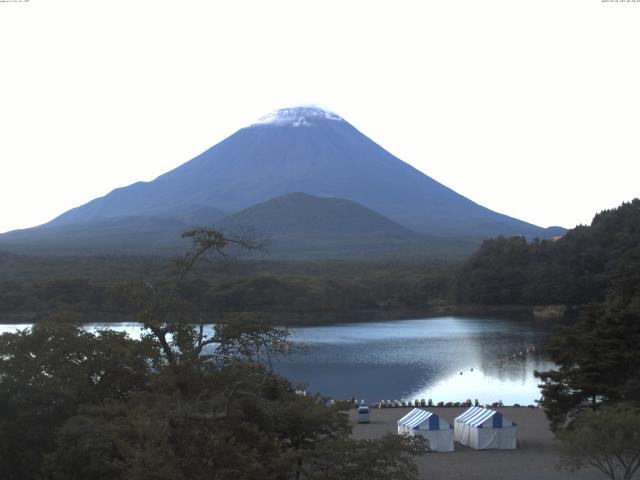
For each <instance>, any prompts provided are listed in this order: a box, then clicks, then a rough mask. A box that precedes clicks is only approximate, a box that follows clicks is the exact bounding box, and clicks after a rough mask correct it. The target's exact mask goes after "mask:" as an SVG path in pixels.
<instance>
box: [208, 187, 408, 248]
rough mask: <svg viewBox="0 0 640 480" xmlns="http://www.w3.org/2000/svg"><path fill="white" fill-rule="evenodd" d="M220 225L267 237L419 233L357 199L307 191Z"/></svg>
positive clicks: (261, 205) (243, 212) (234, 216)
mask: <svg viewBox="0 0 640 480" xmlns="http://www.w3.org/2000/svg"><path fill="white" fill-rule="evenodd" d="M218 225H219V226H220V227H222V228H223V229H225V230H229V229H236V228H239V227H246V226H250V227H252V228H253V229H255V230H256V232H257V233H258V234H260V235H266V236H273V235H277V236H297V235H328V236H334V235H341V236H347V235H372V234H373V235H388V236H395V237H416V236H417V235H416V234H415V232H411V231H410V230H409V229H407V228H405V227H403V226H401V225H399V224H397V223H396V222H393V221H391V220H389V219H388V218H386V217H384V216H382V215H380V214H379V213H376V212H374V211H373V210H370V209H368V208H366V207H363V206H362V205H359V204H357V203H356V202H352V201H350V200H344V199H341V198H327V197H324V198H323V197H316V196H313V195H309V194H306V193H290V194H287V195H283V196H281V197H277V198H273V199H271V200H268V201H266V202H262V203H259V204H257V205H254V206H252V207H249V208H247V209H244V210H241V211H240V212H238V213H234V214H231V215H229V216H227V217H224V218H223V219H221V220H220V221H219V222H218Z"/></svg>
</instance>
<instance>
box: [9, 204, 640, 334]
mask: <svg viewBox="0 0 640 480" xmlns="http://www.w3.org/2000/svg"><path fill="white" fill-rule="evenodd" d="M639 205H640V200H637V199H636V200H633V201H631V202H629V203H625V204H623V205H621V206H620V207H619V208H617V209H613V210H609V211H603V212H601V213H599V214H597V215H596V216H595V217H594V220H593V223H592V225H590V226H579V227H576V228H574V229H572V230H570V231H569V232H568V233H567V234H566V235H565V236H564V237H562V238H560V239H557V240H555V241H552V240H539V239H533V240H527V239H525V238H524V237H509V238H506V237H498V238H495V239H490V240H486V241H485V242H484V243H483V244H482V245H481V247H480V248H479V249H478V250H477V251H476V252H475V253H474V254H473V255H472V256H471V257H469V258H468V259H467V260H464V261H454V260H451V259H443V260H441V261H437V260H433V259H427V258H419V257H416V258H413V259H410V260H407V259H401V258H399V259H395V260H393V259H384V260H376V259H371V260H368V261H365V260H358V261H349V260H318V261H292V260H286V261H285V260H272V259H269V257H268V255H266V256H264V258H261V259H256V258H255V256H253V257H251V258H244V257H243V256H242V255H239V256H235V255H234V256H226V255H225V256H221V257H219V258H217V259H216V261H215V262H214V263H211V262H206V263H203V264H202V265H198V266H197V268H194V271H193V272H192V274H191V276H190V278H189V279H188V281H186V282H185V283H184V284H183V285H181V287H180V290H179V291H178V292H176V293H177V295H178V297H179V298H180V301H181V302H182V304H183V308H184V310H185V311H189V312H190V313H192V314H196V313H197V314H199V315H207V316H208V317H209V319H210V320H211V321H215V320H216V319H217V318H219V317H220V316H223V315H224V314H226V313H243V312H244V313H246V312H260V313H261V314H262V315H263V316H264V317H265V318H266V319H272V321H274V322H280V323H284V324H293V323H298V324H302V323H307V322H313V323H319V322H325V321H339V320H340V319H341V317H346V318H363V319H365V318H378V317H380V316H388V317H393V316H402V315H403V314H404V315H409V316H410V315H429V314H438V313H443V312H450V311H456V308H458V307H459V306H464V305H470V306H475V311H477V312H478V313H484V311H486V309H487V308H488V307H492V306H495V307H499V306H532V305H568V306H578V307H579V306H581V305H586V304H589V303H592V302H602V301H604V300H605V299H607V298H608V297H609V296H610V295H621V296H623V297H629V296H634V295H637V290H638V288H639V287H638V285H640V273H639V272H640V208H639ZM173 261H174V260H173V259H171V258H167V257H159V256H158V257H156V256H126V255H123V256H110V255H104V256H71V257H64V256H46V257H37V256H27V255H15V254H10V253H6V252H0V322H5V323H16V322H21V321H23V322H31V321H38V320H41V319H44V318H47V317H48V316H51V315H53V314H55V313H58V312H61V311H62V312H65V314H67V315H68V316H71V317H72V318H74V319H76V320H77V321H80V322H101V321H123V320H127V321H130V320H134V319H135V315H136V312H137V310H136V308H137V307H136V304H135V301H134V298H133V297H132V295H131V292H130V286H131V284H134V283H136V282H140V281H152V282H158V281H160V282H162V281H163V278H164V277H165V276H166V275H167V272H169V271H170V270H171V268H172V265H173ZM470 311H472V312H473V311H474V309H473V308H472V309H471V310H470ZM359 312H360V313H361V317H359V316H358V313H359Z"/></svg>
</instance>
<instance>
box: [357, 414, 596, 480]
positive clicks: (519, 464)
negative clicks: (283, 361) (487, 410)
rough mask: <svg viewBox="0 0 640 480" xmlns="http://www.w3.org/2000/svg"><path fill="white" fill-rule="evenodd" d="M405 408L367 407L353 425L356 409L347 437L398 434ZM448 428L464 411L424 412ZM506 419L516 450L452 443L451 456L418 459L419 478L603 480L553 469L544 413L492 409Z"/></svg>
mask: <svg viewBox="0 0 640 480" xmlns="http://www.w3.org/2000/svg"><path fill="white" fill-rule="evenodd" d="M409 410H410V408H383V409H378V408H372V409H371V413H370V419H371V422H370V423H368V424H358V423H356V421H355V410H351V411H350V413H349V418H350V421H351V424H352V425H353V433H352V437H353V438H355V439H370V438H376V437H379V436H382V435H384V434H385V433H387V432H392V433H397V424H396V422H397V420H398V419H399V418H401V417H402V416H403V415H405V414H406V413H407V412H408V411H409ZM429 410H431V411H433V412H435V413H436V414H438V415H439V416H440V417H441V418H444V419H446V420H448V421H449V423H451V424H453V419H454V418H455V417H456V416H458V415H460V414H461V413H462V412H463V411H464V410H465V408H455V407H454V408H429ZM496 410H498V411H500V412H501V413H502V414H503V415H504V416H505V417H506V418H508V419H509V420H511V421H513V422H515V423H516V424H517V425H518V447H517V449H516V450H473V449H471V448H468V447H465V446H463V445H460V444H459V443H456V444H455V452H450V453H438V452H434V453H429V454H426V455H424V456H422V457H418V458H417V463H418V468H419V471H420V478H421V479H423V478H424V479H430V480H437V479H443V480H448V479H465V480H483V479H491V480H511V479H513V480H546V479H550V480H556V479H557V480H560V479H576V480H577V479H581V480H582V479H584V480H592V479H593V480H596V479H604V478H606V477H605V476H604V475H603V474H602V473H600V472H598V471H594V470H590V471H587V470H582V471H580V472H567V471H564V470H557V468H556V465H557V464H558V450H557V446H556V443H555V441H554V438H553V434H552V433H551V431H550V430H549V428H548V423H547V419H546V417H545V415H544V412H543V411H542V410H541V409H539V408H522V407H520V408H516V407H502V408H496Z"/></svg>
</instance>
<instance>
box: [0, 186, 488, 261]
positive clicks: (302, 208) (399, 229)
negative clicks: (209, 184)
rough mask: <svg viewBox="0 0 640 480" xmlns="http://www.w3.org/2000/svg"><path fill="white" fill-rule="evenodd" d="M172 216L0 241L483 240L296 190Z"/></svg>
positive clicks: (18, 247)
mask: <svg viewBox="0 0 640 480" xmlns="http://www.w3.org/2000/svg"><path fill="white" fill-rule="evenodd" d="M172 215H175V217H178V218H170V217H161V216H150V217H135V216H134V217H123V218H110V219H103V220H96V221H92V222H89V223H86V224H76V223H72V224H68V225H67V224H63V225H55V226H46V227H38V228H36V229H26V230H17V231H14V232H10V233H8V234H5V235H3V236H0V247H2V248H5V249H9V250H11V251H14V252H19V253H38V254H62V255H70V254H95V253H112V254H113V253H120V254H160V255H176V254H181V253H183V252H185V251H186V250H187V249H188V248H189V246H190V244H189V242H188V241H187V240H185V239H183V238H182V233H183V232H185V231H187V230H190V229H192V228H196V227H203V226H204V227H214V226H215V227H216V228H219V229H221V230H223V231H225V232H226V233H227V234H230V235H240V234H246V233H249V234H250V235H251V236H252V237H254V238H256V239H258V240H267V241H268V243H269V247H268V249H267V251H266V252H259V253H254V254H253V255H264V254H265V253H267V254H268V255H270V256H273V257H276V258H291V257H294V258H343V257H347V256H350V257H353V258H360V259H362V258H370V257H376V256H380V255H383V256H386V257H389V256H393V257H407V256H413V257H415V256H420V257H446V258H460V257H462V256H466V255H469V254H471V252H473V251H474V250H475V249H476V248H477V246H478V243H477V242H474V241H465V240H460V239H447V238H440V237H431V236H427V235H421V234H418V233H415V232H412V231H410V230H409V229H407V228H405V227H403V226H401V225H399V224H397V223H395V222H393V221H391V220H389V219H388V218H385V217H384V216H382V215H380V214H378V213H376V212H374V211H372V210H370V209H368V208H365V207H363V206H362V205H358V204H357V203H355V202H352V201H349V200H344V199H339V198H320V197H315V196H313V195H307V194H303V193H293V194H288V195H284V196H282V197H278V198H274V199H271V200H268V201H266V202H262V203H259V204H257V205H254V206H252V207H249V208H247V209H245V210H242V211H240V212H238V213H235V214H231V215H227V216H223V217H222V218H220V216H221V212H220V211H218V210H214V209H200V210H197V211H195V212H178V213H172Z"/></svg>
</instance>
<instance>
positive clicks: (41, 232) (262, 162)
mask: <svg viewBox="0 0 640 480" xmlns="http://www.w3.org/2000/svg"><path fill="white" fill-rule="evenodd" d="M292 193H304V194H307V195H310V196H312V198H314V199H316V200H314V201H311V200H309V198H307V200H309V201H305V202H298V203H299V205H298V211H297V212H296V214H295V215H293V216H292V217H291V222H292V223H291V224H290V225H289V228H290V230H291V231H296V229H297V227H296V225H295V221H296V220H295V219H296V218H297V219H302V218H305V213H304V212H305V208H308V207H309V205H311V204H313V208H314V209H315V211H316V213H317V211H318V209H322V208H324V207H325V206H326V207H329V206H330V205H332V207H331V208H334V207H335V205H334V204H330V203H328V202H323V201H322V200H323V199H340V200H346V201H350V202H354V203H355V204H357V205H358V206H361V207H362V210H359V209H356V208H351V209H349V212H351V214H353V215H355V216H356V217H357V216H358V215H360V214H363V212H364V211H365V210H366V211H367V212H370V213H371V214H373V215H378V216H383V217H387V218H386V219H385V220H388V221H389V224H388V225H387V226H389V225H391V224H393V225H394V226H396V227H397V231H396V232H395V233H396V234H397V235H396V238H397V237H398V235H400V232H404V233H406V234H407V235H408V236H410V237H411V238H414V239H415V234H416V233H417V234H422V235H428V236H429V237H430V238H435V237H438V238H455V239H456V240H465V241H467V240H468V241H472V242H473V243H477V242H479V241H480V239H483V238H488V237H493V236H497V235H524V236H527V237H540V238H546V237H550V236H553V235H557V234H559V233H562V232H563V231H564V229H561V228H559V227H552V228H550V229H544V228H541V227H538V226H536V225H533V224H530V223H527V222H524V221H521V220H518V219H516V218H512V217H509V216H506V215H503V214H500V213H497V212H494V211H492V210H489V209H487V208H485V207H483V206H481V205H478V204H477V203H475V202H473V201H472V200H469V199H468V198H466V197H464V196H462V195H460V194H458V193H456V192H454V191H453V190H451V189H449V188H447V187H446V186H444V185H442V184H440V183H438V182H437V181H436V180H434V179H432V178H431V177H429V176H427V175H426V174H424V173H422V172H421V171H419V170H417V169H415V168H413V167H412V166H410V165H409V164H407V163H405V162H403V161H402V160H400V159H398V158H397V157H395V156H394V155H392V154H391V153H389V152H388V151H386V150H385V149H384V148H382V147H381V146H379V145H378V144H376V143H375V142H374V141H372V140H371V139H369V138H368V137H366V136H365V135H364V134H362V133H361V132H359V131H358V130H357V129H356V128H355V127H354V126H352V125H351V124H350V123H349V122H347V121H346V120H345V119H343V118H342V117H340V116H338V115H336V114H334V113H332V112H328V111H326V110H322V109H319V108H311V107H297V108H286V109H281V110H278V111H276V112H273V113H271V114H269V115H266V116H264V117H262V118H260V119H259V120H258V121H257V122H255V123H254V124H252V125H249V126H247V127H245V128H242V129H240V130H239V131H237V132H236V133H234V134H233V135H231V136H230V137H228V138H227V139H225V140H223V141H222V142H220V143H218V144H217V145H215V146H213V147H211V148H210V149H209V150H207V151H205V152H204V153H202V154H200V155H198V156H197V157H195V158H194V159H192V160H190V161H188V162H186V163H184V164H183V165H181V166H179V167H177V168H175V169H174V170H171V171H169V172H167V173H165V174H163V175H161V176H159V177H158V178H156V179H155V180H153V181H150V182H138V183H134V184H132V185H129V186H126V187H122V188H117V189H115V190H113V191H112V192H111V193H109V194H108V195H106V196H104V197H101V198H97V199H95V200H92V201H90V202H89V203H87V204H85V205H82V206H79V207H77V208H74V209H72V210H69V211H67V212H65V213H63V214H62V215H60V216H59V217H57V218H55V219H54V220H52V221H51V222H49V223H47V224H44V225H41V226H39V227H35V228H31V229H26V230H21V231H14V232H9V233H7V234H4V235H0V248H5V247H7V248H8V247H14V248H12V249H15V248H16V247H17V246H20V245H21V246H33V247H38V246H40V247H51V248H53V249H55V248H56V246H63V245H64V246H66V247H68V248H74V245H75V244H76V243H79V242H82V243H83V245H85V246H86V245H87V243H86V242H91V241H92V239H96V240H97V241H98V243H102V244H104V247H105V248H107V249H108V250H109V249H110V250H114V251H117V250H122V249H124V250H127V246H130V245H131V244H132V242H133V243H136V242H138V243H139V244H145V237H149V239H150V240H151V239H152V240H153V241H155V242H157V241H159V240H158V239H159V238H162V239H163V240H162V241H163V242H164V241H166V242H168V243H167V245H169V244H171V241H170V240H169V238H173V236H174V235H175V233H176V231H177V230H179V229H180V228H182V227H189V226H195V225H204V224H220V225H225V224H228V223H229V222H225V220H224V217H225V216H226V215H230V214H237V212H241V211H243V210H246V209H249V208H250V207H253V206H254V205H256V204H263V203H265V202H266V205H267V207H268V206H269V205H270V204H269V201H270V200H272V199H275V198H277V197H281V196H288V195H289V194H292ZM289 196H290V195H289ZM286 198H288V197H286ZM294 198H296V197H295V196H294ZM305 198H306V197H305ZM288 201H289V202H291V198H289V200H288ZM294 203H295V202H294ZM275 204H278V205H281V204H282V202H280V203H278V202H275ZM261 208H262V210H259V211H261V212H263V213H264V208H266V207H264V206H263V207H261ZM286 211H287V212H290V209H289V210H286ZM267 217H268V214H267ZM325 217H326V218H331V217H330V216H326V215H325ZM368 218H370V219H371V218H373V217H372V216H370V217H368ZM284 220H286V219H284ZM279 221H280V223H279V227H278V228H279V229H280V231H282V229H283V228H285V227H283V224H282V221H283V219H282V218H280V219H279ZM376 221H377V222H381V220H380V218H378V219H377V220H376ZM340 222H341V223H340V227H339V228H338V226H337V224H336V233H338V232H337V230H338V229H340V230H341V231H342V233H344V228H345V225H346V224H353V225H363V224H364V223H366V222H364V223H363V221H360V220H358V219H357V218H355V217H354V218H352V219H348V218H346V219H345V218H342V219H341V220H340ZM345 222H346V223H345ZM284 223H285V224H286V223H287V222H286V221H285V222H284ZM140 225H145V226H146V228H140V227H139V226H140ZM325 227H326V234H327V235H331V233H332V228H331V222H329V223H327V224H326V225H325ZM394 228H395V227H394ZM285 230H286V228H285ZM352 230H353V229H349V231H350V233H351V234H352V235H355V236H356V237H357V235H356V234H357V232H353V231H352ZM365 230H366V229H365ZM150 232H155V233H153V234H152V233H150ZM165 237H166V238H165ZM100 239H102V241H100ZM106 239H108V242H106ZM276 240H277V238H276ZM381 241H384V239H383V238H382V239H381ZM166 242H165V243H166ZM152 243H153V242H152Z"/></svg>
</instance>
